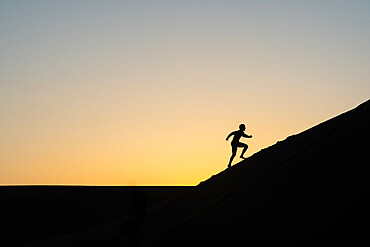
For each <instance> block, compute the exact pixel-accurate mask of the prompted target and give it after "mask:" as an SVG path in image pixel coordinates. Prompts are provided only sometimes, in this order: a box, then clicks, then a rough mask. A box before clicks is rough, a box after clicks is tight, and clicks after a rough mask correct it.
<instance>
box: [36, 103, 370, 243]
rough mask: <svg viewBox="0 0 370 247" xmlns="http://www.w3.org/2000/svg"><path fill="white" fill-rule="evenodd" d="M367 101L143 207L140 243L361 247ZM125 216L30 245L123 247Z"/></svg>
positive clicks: (363, 240) (369, 123)
mask: <svg viewBox="0 0 370 247" xmlns="http://www.w3.org/2000/svg"><path fill="white" fill-rule="evenodd" d="M369 116H370V101H367V102H365V103H363V104H361V105H360V106H358V107H356V108H355V109H353V110H351V111H348V112H346V113H343V114H341V115H339V116H337V117H335V118H332V119H330V120H328V121H325V122H323V123H321V124H319V125H317V126H315V127H313V128H310V129H308V130H306V131H304V132H302V133H300V134H297V135H293V136H290V137H288V138H286V139H285V140H283V141H280V142H278V143H276V144H275V145H273V146H271V147H268V148H266V149H264V150H261V151H260V152H258V153H256V154H254V155H253V156H252V157H250V158H248V159H246V160H244V161H242V162H240V163H238V164H236V165H235V166H233V167H231V168H229V169H227V170H224V171H222V172H220V173H219V174H217V175H214V176H212V177H211V178H209V179H208V180H206V181H204V182H201V183H200V184H199V185H198V186H196V187H194V188H191V189H189V190H187V191H185V192H184V193H181V195H179V196H177V197H173V198H172V199H171V200H166V201H163V202H162V203H160V204H157V206H156V207H152V208H151V209H150V210H149V213H148V216H147V217H146V219H145V221H144V224H143V226H142V228H141V230H140V232H139V238H140V245H139V246H239V245H243V246H269V245H284V246H335V245H339V244H347V245H352V246H357V245H366V244H367V245H368V244H369V239H368V232H369V230H370V229H369V226H368V222H369V220H370V215H369V208H370V205H369V202H367V200H366V199H367V197H368V195H369V183H368V181H369V177H370V175H369V174H370V168H369V164H370V162H369V155H368V153H369V151H368V149H369V148H368V147H369V145H368V140H369V137H370V131H369V127H370V117H369ZM123 220H124V219H119V218H118V219H117V220H115V221H111V222H107V223H105V224H104V225H100V226H99V227H96V228H94V229H92V230H88V231H84V232H81V233H79V234H76V235H74V236H65V237H60V238H58V239H54V240H49V241H44V242H42V243H41V242H40V243H38V244H37V245H35V246H128V245H129V244H128V242H127V236H126V235H125V234H123V233H122V232H121V231H120V223H121V222H122V221H123Z"/></svg>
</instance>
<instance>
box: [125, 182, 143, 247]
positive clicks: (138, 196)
mask: <svg viewBox="0 0 370 247" xmlns="http://www.w3.org/2000/svg"><path fill="white" fill-rule="evenodd" d="M130 197H131V208H130V210H129V212H128V216H127V217H126V218H125V219H124V220H123V222H122V224H121V231H122V232H123V233H124V234H126V235H127V243H128V246H130V247H136V246H139V244H140V239H139V235H138V233H139V230H140V228H141V227H142V225H143V224H144V221H145V218H146V216H147V199H146V197H145V195H144V194H143V193H142V192H141V189H140V188H139V187H134V188H132V189H131V191H130Z"/></svg>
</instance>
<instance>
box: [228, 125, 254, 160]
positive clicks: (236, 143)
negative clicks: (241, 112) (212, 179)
mask: <svg viewBox="0 0 370 247" xmlns="http://www.w3.org/2000/svg"><path fill="white" fill-rule="evenodd" d="M244 131H245V125H244V124H241V125H239V130H236V131H233V132H231V133H230V134H229V135H228V136H227V137H226V141H228V140H229V138H230V137H231V136H234V138H233V140H232V141H231V150H232V154H231V157H230V161H229V164H228V165H227V167H231V162H233V159H234V157H235V155H236V151H237V149H238V147H241V148H243V151H242V154H241V155H240V158H242V159H246V158H245V157H244V154H245V152H246V151H247V149H248V145H247V144H245V143H242V142H239V139H240V137H242V136H243V137H245V138H252V136H251V135H250V136H249V135H247V134H245V133H244Z"/></svg>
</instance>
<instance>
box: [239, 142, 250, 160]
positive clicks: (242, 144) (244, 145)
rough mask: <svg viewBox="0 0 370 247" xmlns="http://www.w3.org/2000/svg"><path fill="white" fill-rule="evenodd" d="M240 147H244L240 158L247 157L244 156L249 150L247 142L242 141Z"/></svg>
mask: <svg viewBox="0 0 370 247" xmlns="http://www.w3.org/2000/svg"><path fill="white" fill-rule="evenodd" d="M240 147H243V151H242V154H241V155H240V158H242V159H246V158H245V157H244V154H245V152H246V151H247V149H248V145H247V144H245V143H240Z"/></svg>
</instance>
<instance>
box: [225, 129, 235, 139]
mask: <svg viewBox="0 0 370 247" xmlns="http://www.w3.org/2000/svg"><path fill="white" fill-rule="evenodd" d="M233 135H235V131H233V132H231V133H230V134H229V135H228V136H227V137H226V141H228V140H229V138H230V137H231V136H233Z"/></svg>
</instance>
